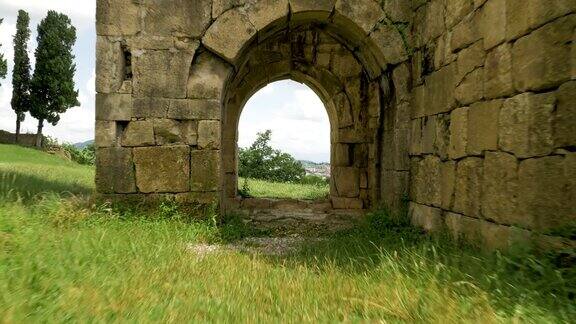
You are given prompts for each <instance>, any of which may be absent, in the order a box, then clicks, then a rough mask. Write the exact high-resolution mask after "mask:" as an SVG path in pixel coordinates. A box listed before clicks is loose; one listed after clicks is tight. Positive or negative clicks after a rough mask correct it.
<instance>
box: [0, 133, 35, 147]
mask: <svg viewBox="0 0 576 324" xmlns="http://www.w3.org/2000/svg"><path fill="white" fill-rule="evenodd" d="M0 144H16V134H14V133H10V132H7V131H3V130H0ZM18 145H22V146H29V147H32V146H36V134H20V135H19V136H18Z"/></svg>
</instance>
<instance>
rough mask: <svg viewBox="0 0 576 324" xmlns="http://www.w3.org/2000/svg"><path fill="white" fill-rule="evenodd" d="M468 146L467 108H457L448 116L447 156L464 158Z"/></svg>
mask: <svg viewBox="0 0 576 324" xmlns="http://www.w3.org/2000/svg"><path fill="white" fill-rule="evenodd" d="M467 145H468V107H463V108H457V109H454V111H453V112H452V113H451V114H450V146H449V148H448V156H449V157H450V158H451V159H459V158H461V157H464V156H466V146H467Z"/></svg>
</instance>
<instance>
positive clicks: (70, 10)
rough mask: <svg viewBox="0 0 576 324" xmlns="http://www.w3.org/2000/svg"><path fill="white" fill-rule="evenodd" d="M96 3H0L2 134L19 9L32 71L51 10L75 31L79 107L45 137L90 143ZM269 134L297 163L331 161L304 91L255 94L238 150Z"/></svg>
mask: <svg viewBox="0 0 576 324" xmlns="http://www.w3.org/2000/svg"><path fill="white" fill-rule="evenodd" d="M95 3H96V1H94V0H90V1H85V0H84V1H78V0H0V18H4V22H3V23H2V25H0V44H2V47H1V48H0V51H2V53H4V57H5V58H7V59H8V76H7V78H6V79H4V80H0V83H1V86H0V129H3V130H8V131H11V132H13V131H14V129H15V115H14V112H13V111H12V108H11V107H10V100H11V97H12V85H11V82H12V81H11V75H12V65H13V48H12V47H13V43H12V37H13V36H14V34H15V33H16V17H17V15H18V9H24V10H26V11H28V13H29V14H30V28H31V30H32V36H31V40H30V44H29V45H28V49H29V51H30V59H31V61H32V66H34V54H33V53H34V49H35V48H36V35H37V33H36V26H37V25H38V23H39V22H40V20H42V18H43V17H44V16H46V12H47V11H48V10H50V9H53V10H56V11H59V12H62V13H64V14H66V15H68V16H69V17H70V19H71V20H72V24H73V25H74V26H75V27H76V30H77V31H76V32H77V41H76V45H75V47H74V55H75V56H76V76H75V82H76V88H77V89H78V90H79V98H78V99H79V101H80V103H81V105H80V107H74V108H71V109H69V110H68V111H67V112H66V113H65V114H62V115H61V119H60V122H59V123H58V125H56V126H52V125H47V126H46V127H45V134H47V135H49V136H52V137H56V138H57V139H59V140H60V141H64V142H71V143H76V142H83V141H86V140H90V139H93V138H94V95H95V91H94V79H95V73H94V66H95V61H96V59H95V43H96V31H95V26H94V22H95V11H96V8H95V6H96V5H95ZM36 126H37V121H36V120H35V119H33V118H31V117H30V116H29V115H27V117H26V120H25V121H24V123H23V124H22V131H23V132H31V133H33V132H35V131H36ZM265 129H271V130H272V144H273V146H274V147H276V148H279V149H281V150H283V151H286V152H288V153H290V154H292V155H294V156H295V157H296V158H298V159H305V160H312V161H316V162H324V161H329V159H330V125H329V122H328V116H327V114H326V110H325V109H324V106H323V104H322V102H321V101H320V99H319V98H318V97H317V96H316V95H315V94H314V92H313V91H312V90H310V89H309V88H308V87H307V86H305V85H302V84H299V83H296V82H293V81H280V82H275V83H272V84H269V85H268V86H266V87H265V88H263V89H261V90H260V91H259V92H257V93H256V94H255V95H254V96H253V97H252V98H251V99H250V100H249V101H248V103H247V104H246V107H245V108H244V112H243V113H242V116H241V121H240V129H239V132H240V139H239V145H240V146H248V145H249V144H250V143H251V142H252V141H253V140H254V139H255V138H256V133H257V132H261V131H263V130H265Z"/></svg>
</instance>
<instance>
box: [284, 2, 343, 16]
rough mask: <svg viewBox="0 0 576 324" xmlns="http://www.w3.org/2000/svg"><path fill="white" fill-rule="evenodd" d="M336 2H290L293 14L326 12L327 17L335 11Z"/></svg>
mask: <svg viewBox="0 0 576 324" xmlns="http://www.w3.org/2000/svg"><path fill="white" fill-rule="evenodd" d="M335 3H336V0H290V9H291V10H292V12H293V13H295V14H298V13H306V12H325V14H326V17H328V15H329V14H330V12H332V9H334V4H335Z"/></svg>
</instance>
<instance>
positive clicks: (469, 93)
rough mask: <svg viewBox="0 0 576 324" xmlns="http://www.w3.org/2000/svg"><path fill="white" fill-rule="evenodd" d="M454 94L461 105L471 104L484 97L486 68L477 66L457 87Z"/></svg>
mask: <svg viewBox="0 0 576 324" xmlns="http://www.w3.org/2000/svg"><path fill="white" fill-rule="evenodd" d="M454 96H455V97H456V100H457V101H458V102H459V103H460V104H461V105H469V104H471V103H473V102H477V101H480V100H481V99H482V98H484V68H477V69H476V70H474V71H472V72H470V73H469V74H467V75H466V76H465V77H464V79H463V80H462V82H460V84H459V85H458V87H456V91H455V93H454Z"/></svg>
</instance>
